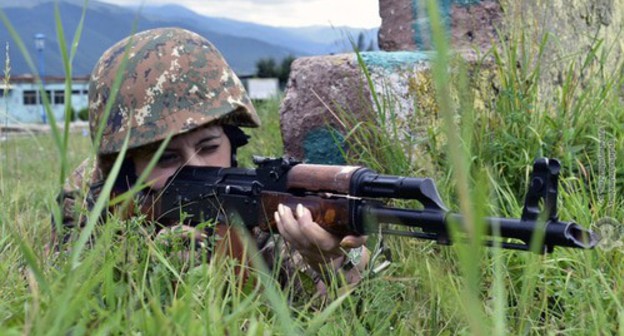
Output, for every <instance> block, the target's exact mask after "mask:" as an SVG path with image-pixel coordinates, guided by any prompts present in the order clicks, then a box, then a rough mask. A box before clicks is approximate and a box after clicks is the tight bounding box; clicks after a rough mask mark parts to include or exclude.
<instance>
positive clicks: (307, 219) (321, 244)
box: [275, 204, 366, 271]
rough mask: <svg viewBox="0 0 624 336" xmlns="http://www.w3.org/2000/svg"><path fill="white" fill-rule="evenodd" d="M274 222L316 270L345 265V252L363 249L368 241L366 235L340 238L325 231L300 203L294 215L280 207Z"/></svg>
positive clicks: (282, 206)
mask: <svg viewBox="0 0 624 336" xmlns="http://www.w3.org/2000/svg"><path fill="white" fill-rule="evenodd" d="M275 221H276V222H277V228H278V230H279V232H280V234H281V235H282V236H283V237H284V239H285V240H286V241H287V242H288V243H289V244H290V245H291V246H292V247H294V248H295V249H297V251H299V253H301V255H302V256H303V258H304V259H305V260H306V262H307V263H308V264H309V265H310V266H312V267H313V268H314V269H315V270H317V271H322V270H323V268H326V267H329V268H331V269H332V270H334V271H335V270H337V269H338V268H339V267H340V266H342V265H343V264H344V263H345V262H346V258H347V256H346V253H347V252H348V251H349V250H350V249H352V248H358V247H361V246H363V245H364V243H365V242H366V236H352V235H350V236H345V237H343V238H339V237H337V236H334V235H332V234H331V233H329V232H327V231H325V229H323V228H322V227H321V226H320V225H318V224H317V223H316V222H314V220H313V219H312V214H311V213H310V211H309V210H308V209H307V208H306V207H304V206H302V205H301V204H299V205H297V207H296V209H295V213H294V214H293V211H292V210H291V209H290V208H289V207H287V206H284V205H282V204H280V205H279V206H278V211H277V212H275ZM365 252H366V251H365ZM364 264H365V262H364Z"/></svg>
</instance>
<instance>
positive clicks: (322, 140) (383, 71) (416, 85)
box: [280, 52, 491, 164]
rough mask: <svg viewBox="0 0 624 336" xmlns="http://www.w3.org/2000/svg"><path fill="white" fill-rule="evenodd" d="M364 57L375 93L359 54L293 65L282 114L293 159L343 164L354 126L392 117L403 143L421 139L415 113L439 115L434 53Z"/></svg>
mask: <svg viewBox="0 0 624 336" xmlns="http://www.w3.org/2000/svg"><path fill="white" fill-rule="evenodd" d="M360 55H361V59H362V64H363V66H364V67H365V68H366V69H367V71H368V73H369V75H370V79H371V82H372V91H371V88H370V87H369V84H368V82H367V80H366V77H365V75H364V71H363V69H362V67H361V66H360V64H359V62H358V60H357V56H356V55H355V54H341V55H333V56H316V57H305V58H300V59H297V60H296V61H295V62H294V63H293V65H292V68H291V75H290V80H289V83H288V86H287V88H286V97H285V98H284V101H283V104H282V106H281V109H280V115H281V130H282V136H283V139H284V149H285V152H286V154H287V155H290V156H293V157H295V158H298V159H304V160H306V161H307V162H311V163H333V164H339V163H343V162H344V159H343V155H342V153H343V151H345V150H348V148H346V147H345V146H344V144H343V143H342V140H343V136H344V135H345V134H348V133H349V131H350V129H347V128H349V124H356V123H357V122H358V121H365V120H371V121H373V122H378V123H379V124H382V123H383V121H382V120H381V119H383V118H386V119H385V121H386V122H387V123H386V124H388V125H398V126H400V127H401V128H402V130H401V136H400V137H399V139H400V140H408V141H410V142H413V141H412V140H414V139H408V138H409V137H418V136H419V134H418V132H419V131H418V130H417V129H416V127H415V125H414V124H413V120H414V118H413V116H414V115H415V113H416V112H418V113H421V115H432V116H435V114H436V113H437V104H436V102H435V98H434V91H433V84H432V82H431V74H430V62H429V61H430V59H431V58H432V57H433V54H431V53H425V52H363V53H361V54H360ZM473 60H474V59H468V61H469V62H471V61H473ZM490 80H491V78H487V79H484V81H487V82H489V81H490ZM373 92H374V93H375V94H376V95H377V97H378V101H380V102H381V104H383V107H381V110H383V112H382V111H380V108H379V107H378V106H376V104H375V102H374V99H373ZM345 119H348V120H349V119H350V120H351V121H352V122H351V123H349V122H347V125H345V124H343V122H342V121H341V120H345ZM390 119H392V120H390ZM353 121H355V122H353ZM390 121H392V122H390ZM388 131H390V130H388Z"/></svg>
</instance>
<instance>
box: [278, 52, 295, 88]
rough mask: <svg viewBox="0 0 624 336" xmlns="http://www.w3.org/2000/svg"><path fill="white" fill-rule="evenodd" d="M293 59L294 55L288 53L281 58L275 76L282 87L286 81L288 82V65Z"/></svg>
mask: <svg viewBox="0 0 624 336" xmlns="http://www.w3.org/2000/svg"><path fill="white" fill-rule="evenodd" d="M294 60H295V56H293V55H288V56H286V57H284V59H283V60H282V64H281V66H280V69H279V76H278V77H277V78H278V79H279V82H280V86H281V87H282V88H283V87H285V86H286V82H288V77H289V76H290V66H291V65H292V62H293V61H294Z"/></svg>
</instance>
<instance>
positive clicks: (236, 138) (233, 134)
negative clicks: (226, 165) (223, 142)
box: [223, 125, 250, 167]
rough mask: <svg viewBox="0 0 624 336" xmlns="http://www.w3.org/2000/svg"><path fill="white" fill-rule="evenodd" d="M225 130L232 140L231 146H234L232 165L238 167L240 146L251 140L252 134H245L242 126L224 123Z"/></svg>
mask: <svg viewBox="0 0 624 336" xmlns="http://www.w3.org/2000/svg"><path fill="white" fill-rule="evenodd" d="M223 132H224V133H225V135H226V136H227V137H228V139H229V140H230V146H231V147H232V153H231V166H232V167H238V158H237V157H236V152H237V151H238V148H239V147H242V146H245V145H246V144H247V143H248V142H249V138H250V136H249V135H247V134H245V132H243V131H242V130H241V129H240V128H238V127H236V126H231V125H223Z"/></svg>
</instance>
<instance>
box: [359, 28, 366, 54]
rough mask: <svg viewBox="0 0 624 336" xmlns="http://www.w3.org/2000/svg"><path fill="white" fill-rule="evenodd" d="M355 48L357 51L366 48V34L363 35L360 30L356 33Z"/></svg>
mask: <svg viewBox="0 0 624 336" xmlns="http://www.w3.org/2000/svg"><path fill="white" fill-rule="evenodd" d="M357 50H358V51H364V50H366V36H364V33H362V32H360V34H359V35H358V41H357Z"/></svg>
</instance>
